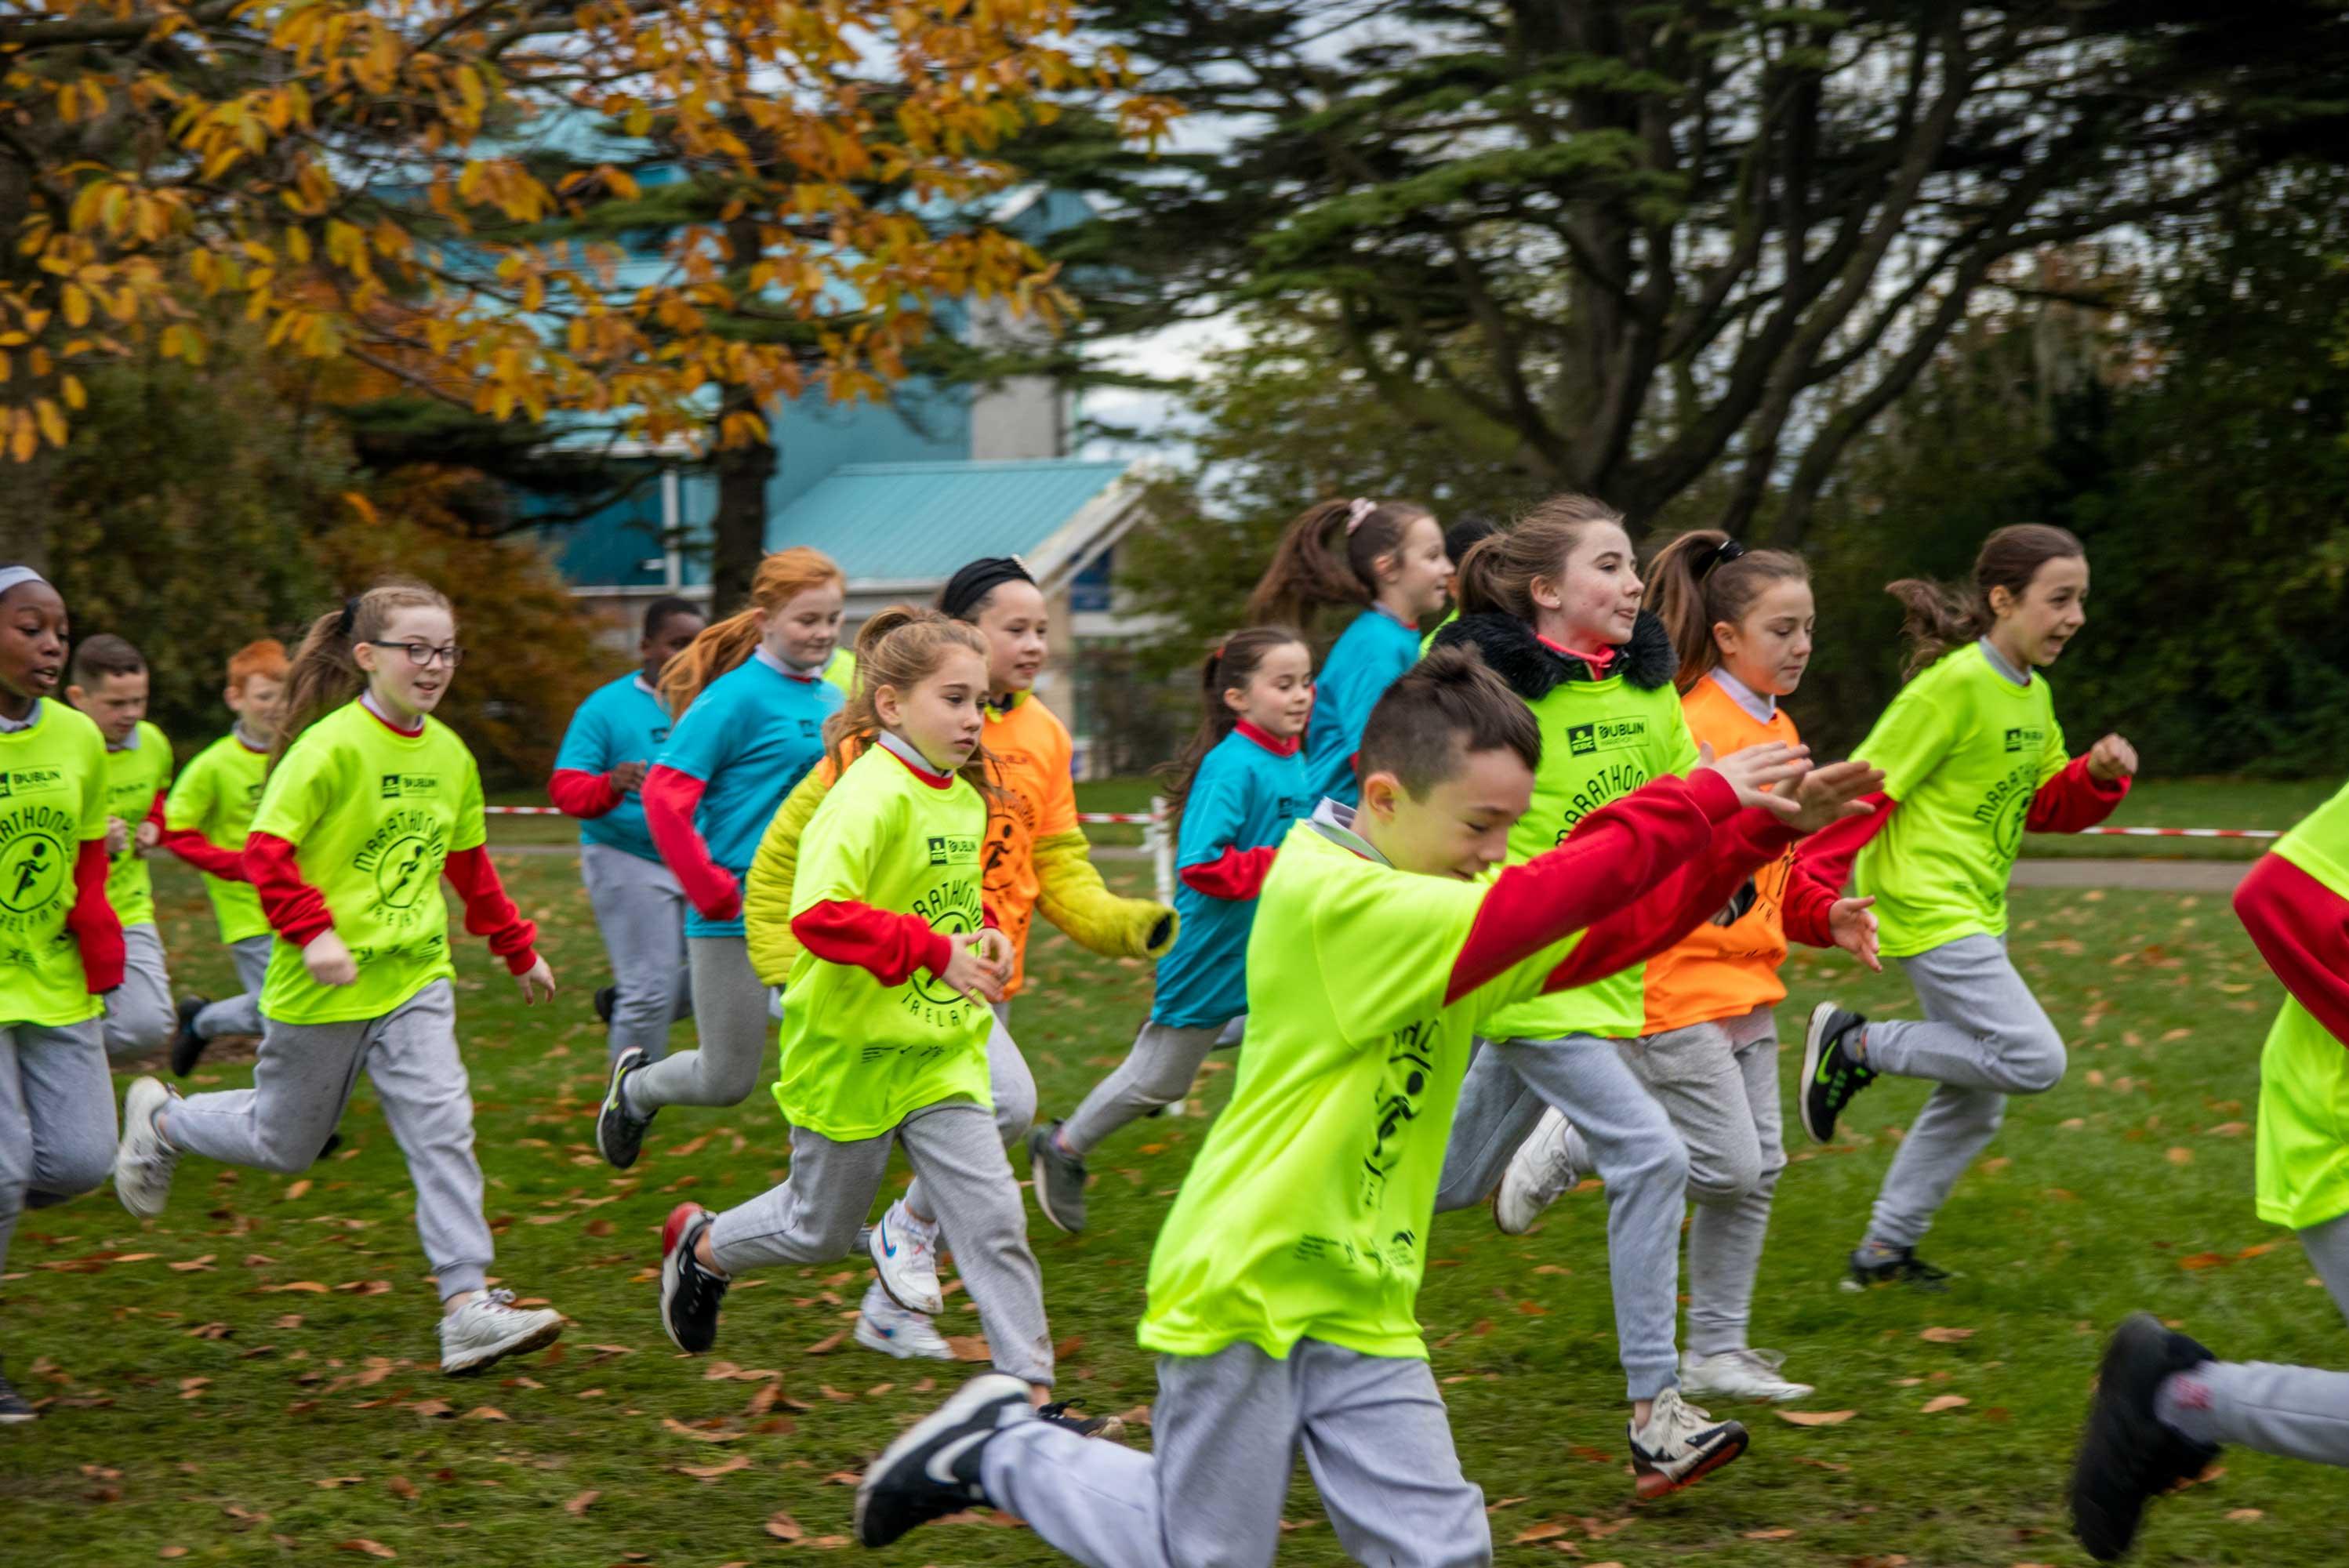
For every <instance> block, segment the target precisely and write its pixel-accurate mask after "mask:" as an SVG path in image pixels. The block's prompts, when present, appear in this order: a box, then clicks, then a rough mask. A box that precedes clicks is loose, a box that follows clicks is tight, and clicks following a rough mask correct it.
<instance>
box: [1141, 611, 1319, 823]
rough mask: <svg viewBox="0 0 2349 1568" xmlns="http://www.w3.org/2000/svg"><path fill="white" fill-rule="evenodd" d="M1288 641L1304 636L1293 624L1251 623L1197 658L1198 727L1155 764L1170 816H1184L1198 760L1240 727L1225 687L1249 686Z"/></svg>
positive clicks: (1179, 818)
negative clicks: (1162, 762)
mask: <svg viewBox="0 0 2349 1568" xmlns="http://www.w3.org/2000/svg"><path fill="white" fill-rule="evenodd" d="M1292 643H1293V644H1296V645H1298V646H1299V647H1303V646H1305V639H1304V638H1303V637H1302V636H1300V635H1299V634H1298V633H1297V631H1296V630H1295V629H1294V628H1292V627H1288V626H1250V627H1249V628H1248V629H1247V631H1245V632H1234V633H1233V634H1231V635H1230V636H1228V637H1226V638H1225V639H1224V640H1223V641H1222V642H1220V643H1218V644H1216V645H1215V647H1214V648H1212V649H1211V650H1209V652H1208V654H1207V656H1206V659H1205V660H1204V661H1202V662H1201V664H1200V665H1199V698H1200V701H1201V703H1202V704H1203V705H1204V707H1205V711H1203V712H1202V713H1201V714H1200V716H1199V727H1198V728H1197V729H1196V730H1195V731H1193V732H1192V736H1191V738H1190V739H1189V740H1188V741H1186V742H1185V744H1184V747H1183V749H1182V750H1181V751H1179V752H1176V753H1175V755H1174V761H1172V762H1169V763H1166V764H1165V765H1164V766H1163V767H1161V768H1160V769H1158V772H1159V776H1160V777H1161V778H1163V779H1165V781H1166V810H1167V815H1168V818H1169V820H1172V821H1174V822H1177V823H1179V822H1181V821H1182V820H1183V802H1184V801H1185V800H1187V799H1190V796H1191V784H1192V781H1193V780H1195V779H1197V778H1198V776H1199V764H1200V763H1202V762H1204V761H1206V757H1207V753H1208V752H1210V751H1213V750H1214V749H1215V748H1216V747H1217V746H1220V745H1221V744H1223V740H1224V737H1226V736H1227V735H1229V734H1231V732H1232V731H1233V730H1234V729H1237V727H1239V722H1240V716H1239V715H1238V714H1237V713H1234V712H1233V711H1232V705H1231V704H1229V703H1227V702H1226V701H1225V700H1224V693H1226V692H1227V691H1229V690H1231V689H1232V688H1233V687H1235V686H1247V684H1248V682H1250V681H1252V680H1254V679H1255V678H1256V672H1257V670H1259V669H1261V668H1262V667H1263V666H1264V661H1265V658H1266V656H1267V655H1269V654H1270V653H1271V652H1272V651H1273V650H1274V649H1275V648H1285V647H1287V646H1288V645H1290V644H1292Z"/></svg>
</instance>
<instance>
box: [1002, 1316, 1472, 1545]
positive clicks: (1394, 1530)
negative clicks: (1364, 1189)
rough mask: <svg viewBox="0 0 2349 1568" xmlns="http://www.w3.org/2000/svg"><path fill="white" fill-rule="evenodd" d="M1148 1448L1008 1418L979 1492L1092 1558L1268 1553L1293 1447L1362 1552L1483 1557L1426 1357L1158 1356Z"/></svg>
mask: <svg viewBox="0 0 2349 1568" xmlns="http://www.w3.org/2000/svg"><path fill="white" fill-rule="evenodd" d="M1150 1438H1151V1448H1152V1451H1151V1452H1149V1453H1146V1454H1145V1453H1140V1452H1137V1451H1136V1450H1134V1449H1129V1448H1125V1447H1123V1446H1121V1445H1119V1444H1116V1443H1102V1442H1092V1441H1088V1440H1087V1439H1083V1438H1081V1437H1079V1436H1077V1435H1076V1434H1075V1433H1074V1432H1071V1431H1068V1430H1066V1429H1062V1428H1060V1427H1056V1426H1054V1425H1053V1424H1052V1423H1050V1421H1015V1422H1013V1423H1011V1424H1010V1425H1009V1426H1007V1427H1005V1428H1003V1429H1001V1430H1000V1431H999V1432H998V1434H997V1435H996V1436H995V1437H994V1438H993V1439H990V1440H989V1441H988V1445H987V1447H986V1448H985V1449H983V1450H982V1451H981V1453H980V1456H979V1479H980V1482H981V1484H982V1485H983V1486H984V1487H985V1488H986V1491H987V1495H988V1498H989V1499H990V1500H992V1501H994V1502H995V1503H997V1504H998V1505H999V1507H1001V1508H1003V1509H1004V1510H1006V1511H1009V1512H1011V1513H1015V1514H1017V1515H1019V1517H1020V1518H1021V1519H1024V1520H1026V1521H1027V1522H1029V1524H1030V1526H1032V1527H1033V1528H1034V1530H1035V1532H1036V1533H1037V1534H1038V1535H1039V1536H1040V1537H1041V1538H1042V1539H1044V1540H1045V1541H1047V1542H1050V1543H1051V1544H1052V1545H1053V1546H1055V1547H1057V1548H1058V1549H1059V1550H1061V1552H1064V1553H1067V1554H1068V1555H1070V1556H1071V1557H1073V1558H1075V1559H1076V1560H1077V1561H1078V1562H1080V1563H1087V1564H1090V1565H1091V1568H1269V1564H1270V1563H1271V1562H1272V1560H1273V1554H1274V1553H1275V1552H1276V1551H1277V1550H1278V1547H1279V1544H1280V1515H1281V1510H1282V1507H1283V1505H1284V1504H1285V1503H1286V1502H1287V1501H1288V1477H1289V1472H1290V1471H1291V1470H1294V1469H1295V1468H1296V1465H1297V1450H1298V1449H1299V1448H1300V1447H1301V1448H1302V1449H1304V1450H1305V1463H1306V1465H1307V1467H1308V1468H1309V1469H1310V1470H1311V1471H1312V1472H1313V1484H1314V1485H1315V1486H1316V1487H1317V1488H1319V1491H1320V1493H1321V1506H1322V1509H1323V1511H1325V1512H1327V1513H1328V1514H1329V1516H1330V1524H1331V1526H1332V1527H1333V1528H1334V1529H1335V1530H1336V1532H1337V1536H1338V1543H1339V1545H1340V1546H1341V1547H1343V1548H1344V1549H1345V1552H1346V1554H1347V1555H1348V1556H1349V1557H1351V1558H1353V1559H1354V1560H1355V1561H1356V1562H1358V1563H1378V1564H1392V1565H1393V1568H1468V1565H1469V1564H1482V1563H1490V1562H1491V1561H1492V1560H1493V1537H1492V1531H1491V1527H1490V1526H1489V1525H1488V1524H1487V1522H1486V1521H1485V1494H1484V1492H1483V1491H1481V1490H1479V1489H1478V1488H1477V1486H1476V1485H1475V1483H1474V1482H1472V1481H1470V1480H1468V1479H1467V1477H1465V1476H1464V1475H1463V1474H1461V1472H1460V1457H1459V1455H1458V1454H1457V1453H1456V1452H1455V1451H1454V1448H1453V1444H1452V1427H1451V1423H1450V1422H1449V1420H1448V1419H1447V1418H1445V1415H1444V1399H1443V1397H1442V1396H1441V1395H1440V1394H1438V1393H1437V1392H1436V1388H1435V1377H1434V1374H1433V1373H1432V1372H1431V1371H1429V1370H1428V1366H1427V1363H1426V1362H1424V1361H1419V1360H1412V1359H1406V1358H1402V1357H1377V1356H1363V1355H1360V1354H1358V1353H1357V1352H1355V1351H1351V1350H1345V1349H1341V1348H1340V1347H1339V1346H1335V1345H1329V1344H1325V1343H1323V1342H1321V1341H1319V1340H1316V1339H1304V1340H1299V1342H1298V1343H1297V1344H1296V1345H1295V1346H1292V1347H1291V1348H1290V1350H1289V1353H1288V1357H1287V1358H1286V1359H1284V1360H1276V1359H1274V1358H1273V1357H1270V1356H1268V1355H1266V1354H1265V1353H1264V1352H1263V1351H1262V1350H1259V1349H1257V1347H1256V1346H1253V1345H1233V1346H1226V1347H1225V1348H1224V1349H1222V1350H1219V1351H1217V1352H1216V1354H1214V1355H1213V1356H1162V1357H1159V1358H1158V1398H1157V1400H1156V1402H1155V1403H1154V1404H1153V1405H1152V1407H1151V1412H1150Z"/></svg>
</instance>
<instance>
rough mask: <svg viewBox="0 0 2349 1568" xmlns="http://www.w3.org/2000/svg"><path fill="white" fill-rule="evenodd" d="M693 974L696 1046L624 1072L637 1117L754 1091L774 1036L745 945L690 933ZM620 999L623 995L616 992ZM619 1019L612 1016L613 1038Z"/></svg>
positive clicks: (733, 1100)
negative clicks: (751, 970)
mask: <svg viewBox="0 0 2349 1568" xmlns="http://www.w3.org/2000/svg"><path fill="white" fill-rule="evenodd" d="M685 951H686V954H687V955H688V963H689V964H690V965H691V966H692V969H693V1033H694V1047H693V1049H691V1050H689V1051H678V1053H677V1054H676V1055H674V1056H668V1057H662V1058H661V1059H660V1060H659V1061H657V1062H655V1063H653V1065H652V1066H650V1067H648V1068H640V1069H639V1070H637V1071H636V1072H632V1073H630V1074H629V1075H628V1089H627V1094H628V1104H629V1105H630V1106H632V1107H634V1108H635V1109H636V1114H638V1115H639V1116H650V1115H651V1114H652V1113H653V1112H654V1111H656V1110H658V1109H660V1108H661V1107H663V1106H665V1105H740V1104H741V1103H742V1102H743V1101H744V1100H746V1099H750V1091H751V1090H752V1089H754V1088H758V1087H759V1069H760V1068H761V1067H762V1066H764V1065H765V1063H766V1059H767V1047H768V1046H769V1044H770V1043H771V1041H772V1039H773V1036H772V1035H771V1034H770V1033H769V1032H768V1022H769V1020H768V1017H767V988H766V986H764V985H761V984H760V982H759V977H758V976H757V975H753V974H752V973H751V972H750V944H748V943H746V942H744V941H743V940H742V938H740V937H739V936H688V937H687V938H686V939H685ZM620 995H621V998H622V1000H623V1001H625V1000H626V996H627V992H626V989H625V988H624V989H623V990H622V991H621V993H620ZM618 1021H619V1014H618V1013H617V1012H616V1011H615V1012H614V1014H613V1025H614V1036H613V1037H614V1038H615V1039H617V1038H618Z"/></svg>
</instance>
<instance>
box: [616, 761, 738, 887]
mask: <svg viewBox="0 0 2349 1568" xmlns="http://www.w3.org/2000/svg"><path fill="white" fill-rule="evenodd" d="M706 789H709V784H708V782H707V781H705V780H703V779H696V778H695V777H694V776H693V775H692V774H690V773H680V772H678V770H677V769H674V768H665V767H659V766H656V767H655V768H654V769H653V770H652V771H651V772H650V773H647V774H646V775H645V785H644V789H642V791H640V793H641V794H642V795H643V797H644V802H645V826H646V827H647V828H648V829H649V830H651V831H652V836H653V847H654V848H655V849H657V850H658V851H660V857H661V861H662V862H663V863H664V864H666V865H667V867H668V869H669V870H670V871H671V872H674V873H675V874H676V877H677V885H678V887H680V888H682V889H684V890H685V896H686V897H687V898H688V899H689V900H691V901H692V903H693V907H694V908H696V909H698V910H699V911H700V912H701V913H702V917H703V918H704V919H707V920H732V919H733V918H734V917H735V916H737V915H739V914H740V913H742V884H741V883H740V882H737V881H735V879H734V873H733V872H730V871H728V870H727V869H726V868H725V867H723V866H721V865H719V863H718V862H717V861H715V860H713V859H711V858H710V854H709V844H708V842H706V841H704V840H703V839H702V836H701V834H700V832H699V831H698V830H696V829H695V827H694V825H693V814H694V812H695V811H696V810H698V809H699V808H700V805H701V796H702V792H703V791H704V790H706Z"/></svg>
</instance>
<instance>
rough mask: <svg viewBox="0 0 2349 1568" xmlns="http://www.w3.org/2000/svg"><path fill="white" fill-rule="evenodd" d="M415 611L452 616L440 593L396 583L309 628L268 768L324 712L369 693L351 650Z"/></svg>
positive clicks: (347, 603) (289, 674)
mask: <svg viewBox="0 0 2349 1568" xmlns="http://www.w3.org/2000/svg"><path fill="white" fill-rule="evenodd" d="M415 609H426V610H443V611H447V612H448V614H450V616H451V617H453V616H454V615H455V614H456V612H455V611H454V610H452V609H450V605H449V601H448V598H447V597H446V596H445V595H443V594H442V593H441V592H440V590H439V589H438V588H432V587H428V586H426V585H425V584H424V583H419V582H417V581H416V580H415V579H413V578H408V577H395V578H392V579H390V580H389V581H388V582H383V583H377V584H376V585H375V586H374V587H372V588H370V589H368V590H367V592H366V593H362V594H360V595H359V596H358V597H357V598H356V599H346V600H344V601H343V607H342V608H341V609H339V610H329V611H327V612H326V614H323V615H321V616H319V617H318V618H317V619H316V620H315V621H313V622H311V623H310V629H309V631H308V632H306V633H305V634H304V635H303V638H302V645H301V646H300V647H298V648H296V649H295V650H294V662H293V663H292V664H291V665H288V666H287V668H286V671H285V718H284V719H283V720H282V721H281V722H280V723H279V725H278V728H277V744H276V745H275V746H274V747H273V748H271V749H270V753H269V766H270V767H272V768H273V769H274V768H275V767H276V766H277V764H278V762H279V760H280V759H281V758H284V757H285V748H287V747H289V746H291V745H293V744H294V742H295V739H296V738H299V737H300V735H301V733H302V732H303V731H304V730H305V729H307V728H309V727H310V726H311V725H313V724H315V723H316V722H317V721H318V720H319V719H321V718H323V717H326V713H327V712H328V710H330V709H333V708H337V707H342V706H343V704H345V703H347V702H349V701H350V700H351V699H352V698H354V697H356V696H358V695H359V693H361V692H362V691H365V690H366V689H367V672H366V671H365V670H363V669H361V668H359V665H358V660H357V659H356V658H354V657H352V656H351V650H352V649H354V648H356V647H357V646H358V645H360V644H361V643H371V642H374V641H375V640H376V639H377V638H378V637H380V636H382V635H383V634H384V633H385V632H386V631H388V629H389V628H390V626H391V617H392V616H393V614H395V613H397V612H398V611H401V610H415Z"/></svg>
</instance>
